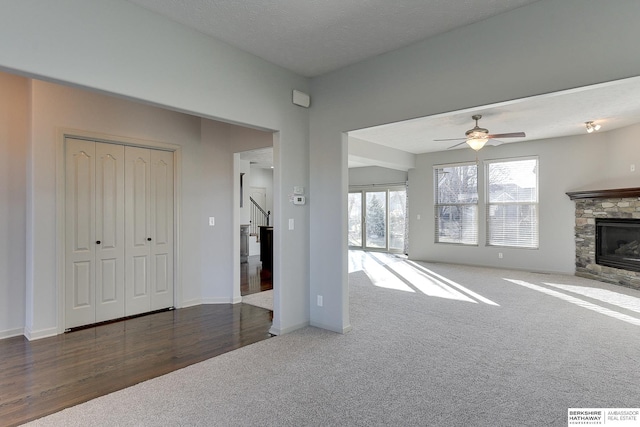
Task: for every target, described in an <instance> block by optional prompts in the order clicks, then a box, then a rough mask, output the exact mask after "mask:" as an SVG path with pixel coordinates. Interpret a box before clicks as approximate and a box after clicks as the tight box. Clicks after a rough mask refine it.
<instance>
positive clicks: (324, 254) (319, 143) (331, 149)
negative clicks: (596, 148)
mask: <svg viewBox="0 0 640 427" xmlns="http://www.w3.org/2000/svg"><path fill="white" fill-rule="evenodd" d="M596 10H597V11H598V12H597V13H596V14H595V15H594V11H596ZM638 16H640V2H637V1H635V0H614V1H609V2H606V7H605V6H604V5H603V3H602V2H601V1H597V0H563V1H554V0H541V1H539V2H535V3H533V4H531V5H528V6H525V7H521V8H519V9H515V10H513V11H511V12H508V13H505V14H503V15H500V16H496V17H493V18H490V19H487V20H484V21H482V22H479V23H477V24H473V25H470V26H467V27H464V28H460V29H457V30H454V31H450V32H448V33H445V34H442V35H440V36H438V37H434V38H432V39H429V40H426V41H423V42H420V43H416V44H414V45H411V46H409V47H406V48H404V49H399V50H396V51H394V52H390V53H388V54H385V55H380V56H377V57H375V58H372V59H370V60H367V61H363V62H361V63H358V64H356V65H353V66H350V67H347V68H344V69H342V70H339V71H336V72H334V73H330V74H327V75H325V76H321V77H319V78H316V79H314V80H313V81H312V95H313V111H312V114H311V117H310V119H311V124H310V130H311V132H310V153H311V156H310V159H311V164H310V180H311V197H310V198H311V199H312V200H313V204H314V208H313V210H312V211H311V221H310V223H311V237H310V238H311V259H313V260H314V263H313V264H312V265H311V282H310V287H311V288H310V309H311V321H312V323H313V324H317V325H323V326H326V325H329V327H330V328H331V329H334V330H345V329H348V328H349V327H350V322H349V315H348V292H347V289H348V287H347V269H346V265H347V239H346V237H345V236H346V233H347V213H346V212H347V209H346V193H347V187H348V172H347V163H346V138H345V137H344V132H348V131H351V130H354V129H360V128H364V127H368V126H373V125H378V124H383V123H390V122H394V121H399V120H406V119H410V118H415V117H421V116H428V115H432V114H437V113H443V112H447V111H454V110H459V109H466V108H470V107H473V106H479V105H487V104H492V103H496V102H501V101H507V100H511V99H516V98H522V97H527V96H532V95H537V94H544V93H550V92H554V91H558V90H563V89H568V88H575V87H580V86H585V85H589V84H594V83H600V82H605V81H610V80H615V79H620V78H624V77H631V76H636V75H638V74H640V55H637V54H636V53H637V51H638V47H637V40H639V39H640V27H639V26H638V25H637V23H636V20H637V17H638ZM587 47H588V49H590V50H592V51H595V52H598V55H597V56H596V57H594V56H593V55H588V54H585V49H586V48H587ZM540 144H542V143H540ZM596 155H597V154H596ZM585 156H586V157H587V158H588V159H591V158H592V157H595V155H592V154H585ZM549 157H550V158H551V157H553V156H552V155H550V156H549ZM550 161H552V160H551V159H550V160H547V159H546V158H545V164H549V162H550ZM541 173H542V171H541ZM594 178H595V177H594ZM576 185H577V182H576ZM561 198H562V196H557V197H556V199H557V200H558V201H560V199H561ZM410 200H411V197H410ZM563 203H565V205H566V206H569V205H568V202H567V201H566V200H565V201H564V202H563ZM411 209H413V207H411ZM411 212H412V215H413V214H414V213H415V211H413V210H412V211H411ZM567 215H568V214H567ZM560 221H562V222H564V223H565V224H569V223H570V218H568V217H563V218H560ZM424 223H425V222H424V221H423V224H424ZM412 226H413V224H412ZM412 230H413V228H412ZM412 232H413V231H412ZM563 236H564V237H563V238H565V239H567V238H569V236H568V235H567V234H564V235H563ZM411 242H412V243H415V239H413V238H412V239H411ZM545 244H546V245H548V242H547V243H545ZM563 245H565V246H566V247H567V248H568V245H566V244H565V243H563ZM549 258H550V256H549ZM327 266H333V268H331V269H328V268H327ZM318 294H322V295H323V299H324V306H323V307H317V306H316V305H315V298H316V295H318Z"/></svg>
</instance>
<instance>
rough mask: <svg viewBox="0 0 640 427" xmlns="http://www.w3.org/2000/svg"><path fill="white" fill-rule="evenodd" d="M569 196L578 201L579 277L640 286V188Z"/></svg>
mask: <svg viewBox="0 0 640 427" xmlns="http://www.w3.org/2000/svg"><path fill="white" fill-rule="evenodd" d="M567 195H568V196H569V198H571V200H573V201H574V202H575V204H576V222H575V241H576V276H581V277H588V278H591V279H596V280H601V281H603V282H608V283H614V284H618V285H623V286H628V287H632V288H635V289H640V250H639V247H640V188H623V189H613V190H594V191H576V192H570V193H567Z"/></svg>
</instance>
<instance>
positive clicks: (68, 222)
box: [65, 138, 95, 328]
mask: <svg viewBox="0 0 640 427" xmlns="http://www.w3.org/2000/svg"><path fill="white" fill-rule="evenodd" d="M65 192H66V193H65V328H72V327H75V326H81V325H86V324H90V323H94V322H95V283H94V280H95V144H94V143H93V142H90V141H84V140H79V139H72V138H67V140H66V142H65Z"/></svg>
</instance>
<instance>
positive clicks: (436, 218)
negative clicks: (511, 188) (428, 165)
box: [433, 162, 480, 246]
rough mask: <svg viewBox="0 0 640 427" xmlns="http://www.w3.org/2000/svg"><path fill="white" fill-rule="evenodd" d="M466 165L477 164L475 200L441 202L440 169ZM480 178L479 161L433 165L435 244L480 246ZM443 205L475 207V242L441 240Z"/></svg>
mask: <svg viewBox="0 0 640 427" xmlns="http://www.w3.org/2000/svg"><path fill="white" fill-rule="evenodd" d="M466 166H475V168H476V171H475V181H476V182H475V184H476V185H475V195H476V197H475V202H463V203H450V202H447V203H441V202H440V200H439V195H440V194H439V191H438V188H439V179H438V170H443V169H446V168H457V167H466ZM479 178H480V171H479V168H478V163H477V162H460V163H448V164H440V165H433V182H434V183H433V190H434V195H433V201H434V203H433V205H434V231H435V232H434V243H435V244H445V245H461V246H478V244H479V238H480V233H479V231H480V230H479V215H480V195H479V192H478V190H479V188H480V186H479ZM442 207H455V208H461V207H475V221H474V225H475V236H474V237H475V241H474V242H473V243H471V242H466V241H441V240H440V239H441V235H442V233H441V231H440V209H441V208H442Z"/></svg>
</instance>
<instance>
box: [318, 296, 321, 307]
mask: <svg viewBox="0 0 640 427" xmlns="http://www.w3.org/2000/svg"><path fill="white" fill-rule="evenodd" d="M317 304H318V307H322V295H318V301H317Z"/></svg>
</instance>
